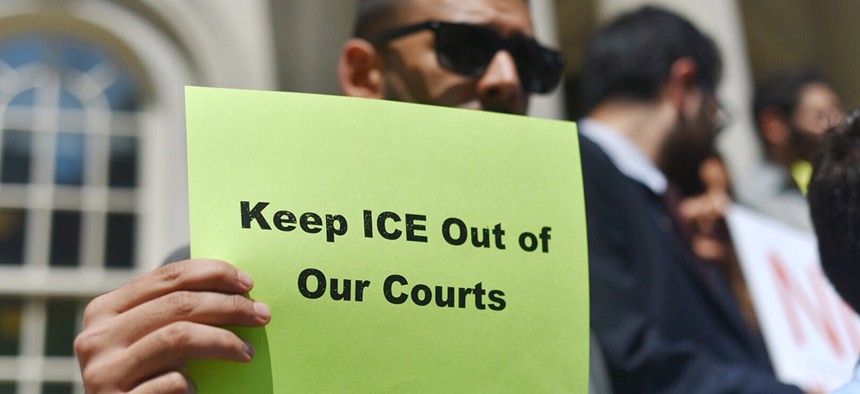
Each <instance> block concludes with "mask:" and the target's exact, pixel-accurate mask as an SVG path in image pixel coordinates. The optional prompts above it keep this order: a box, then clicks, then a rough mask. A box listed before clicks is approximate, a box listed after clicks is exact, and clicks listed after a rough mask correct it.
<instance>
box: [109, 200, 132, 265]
mask: <svg viewBox="0 0 860 394" xmlns="http://www.w3.org/2000/svg"><path fill="white" fill-rule="evenodd" d="M106 247H107V250H106V252H105V265H106V266H108V267H113V268H131V266H132V260H133V258H132V256H134V215H131V214H125V213H111V214H108V217H107V246H106Z"/></svg>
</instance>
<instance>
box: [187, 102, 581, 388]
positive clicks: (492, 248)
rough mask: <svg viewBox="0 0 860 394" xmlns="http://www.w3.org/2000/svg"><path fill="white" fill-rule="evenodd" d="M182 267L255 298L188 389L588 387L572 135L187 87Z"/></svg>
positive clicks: (548, 126)
mask: <svg viewBox="0 0 860 394" xmlns="http://www.w3.org/2000/svg"><path fill="white" fill-rule="evenodd" d="M186 100H187V121H188V160H189V183H190V184H189V189H190V199H191V241H192V244H191V245H192V254H193V256H194V257H207V258H217V259H222V260H225V261H228V262H230V263H233V264H235V265H237V266H239V267H240V268H242V269H243V270H245V271H247V272H248V273H250V274H251V275H252V276H253V277H254V279H255V288H254V290H253V291H252V293H251V297H253V298H255V299H259V300H262V301H264V302H266V303H268V304H269V305H270V306H271V308H272V315H273V317H272V321H271V323H270V324H269V325H268V326H267V327H266V328H260V329H237V330H236V332H238V333H239V334H240V336H242V337H243V338H246V339H248V340H249V341H250V342H251V343H253V344H254V346H255V348H256V355H255V357H254V360H253V361H252V362H251V363H249V364H236V363H229V362H216V361H206V362H199V363H196V364H194V365H192V368H191V374H192V377H193V378H194V380H195V381H196V383H197V385H198V388H199V391H200V392H203V393H239V392H246V393H252V392H253V393H267V392H268V393H286V392H288V391H290V392H477V391H480V392H562V391H567V392H586V390H587V383H588V342H589V341H588V338H589V336H588V268H587V267H588V265H587V251H586V232H585V213H584V203H583V196H582V182H581V172H580V166H579V147H578V144H577V137H576V127H575V125H574V124H573V123H567V122H558V121H547V120H537V119H529V118H525V117H520V116H512V115H502V114H489V113H482V112H478V111H466V110H456V109H448V108H437V107H430V106H422V105H413V104H404V103H394V102H385V101H379V100H362V99H354V98H345V97H327V96H317V95H306V94H291V93H274V92H254V91H242V90H226V89H210V88H187V90H186Z"/></svg>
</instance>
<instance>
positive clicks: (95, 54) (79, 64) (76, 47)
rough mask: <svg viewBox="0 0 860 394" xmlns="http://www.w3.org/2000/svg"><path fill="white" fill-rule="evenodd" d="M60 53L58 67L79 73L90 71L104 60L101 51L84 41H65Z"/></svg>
mask: <svg viewBox="0 0 860 394" xmlns="http://www.w3.org/2000/svg"><path fill="white" fill-rule="evenodd" d="M60 52H61V54H60V65H61V66H62V67H63V68H66V69H73V70H77V71H81V72H87V71H90V70H92V68H93V67H95V66H96V65H97V64H99V63H101V62H103V61H105V60H106V57H105V55H104V54H103V53H101V51H98V50H97V49H96V48H95V47H93V46H92V45H90V44H89V43H87V42H85V41H79V40H73V39H65V40H63V44H62V49H61V51H60Z"/></svg>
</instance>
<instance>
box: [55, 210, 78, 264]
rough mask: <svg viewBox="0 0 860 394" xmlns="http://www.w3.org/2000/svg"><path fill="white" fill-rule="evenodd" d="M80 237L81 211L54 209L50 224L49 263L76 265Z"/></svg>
mask: <svg viewBox="0 0 860 394" xmlns="http://www.w3.org/2000/svg"><path fill="white" fill-rule="evenodd" d="M80 238H81V213H80V212H75V211H55V212H54V213H53V215H52V224H51V265H52V266H65V267H74V266H77V265H78V250H79V249H80Z"/></svg>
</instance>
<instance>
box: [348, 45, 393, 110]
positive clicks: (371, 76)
mask: <svg viewBox="0 0 860 394" xmlns="http://www.w3.org/2000/svg"><path fill="white" fill-rule="evenodd" d="M382 68H383V62H382V57H381V54H380V53H379V51H377V50H376V47H374V46H373V44H371V43H370V42H368V41H367V40H363V39H360V38H353V39H350V40H349V41H347V42H346V44H344V45H343V50H342V52H341V54H340V63H339V64H338V78H339V80H340V89H341V91H342V92H343V94H345V95H347V96H352V97H364V98H376V99H381V98H384V96H385V78H384V76H383V69H382Z"/></svg>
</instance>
